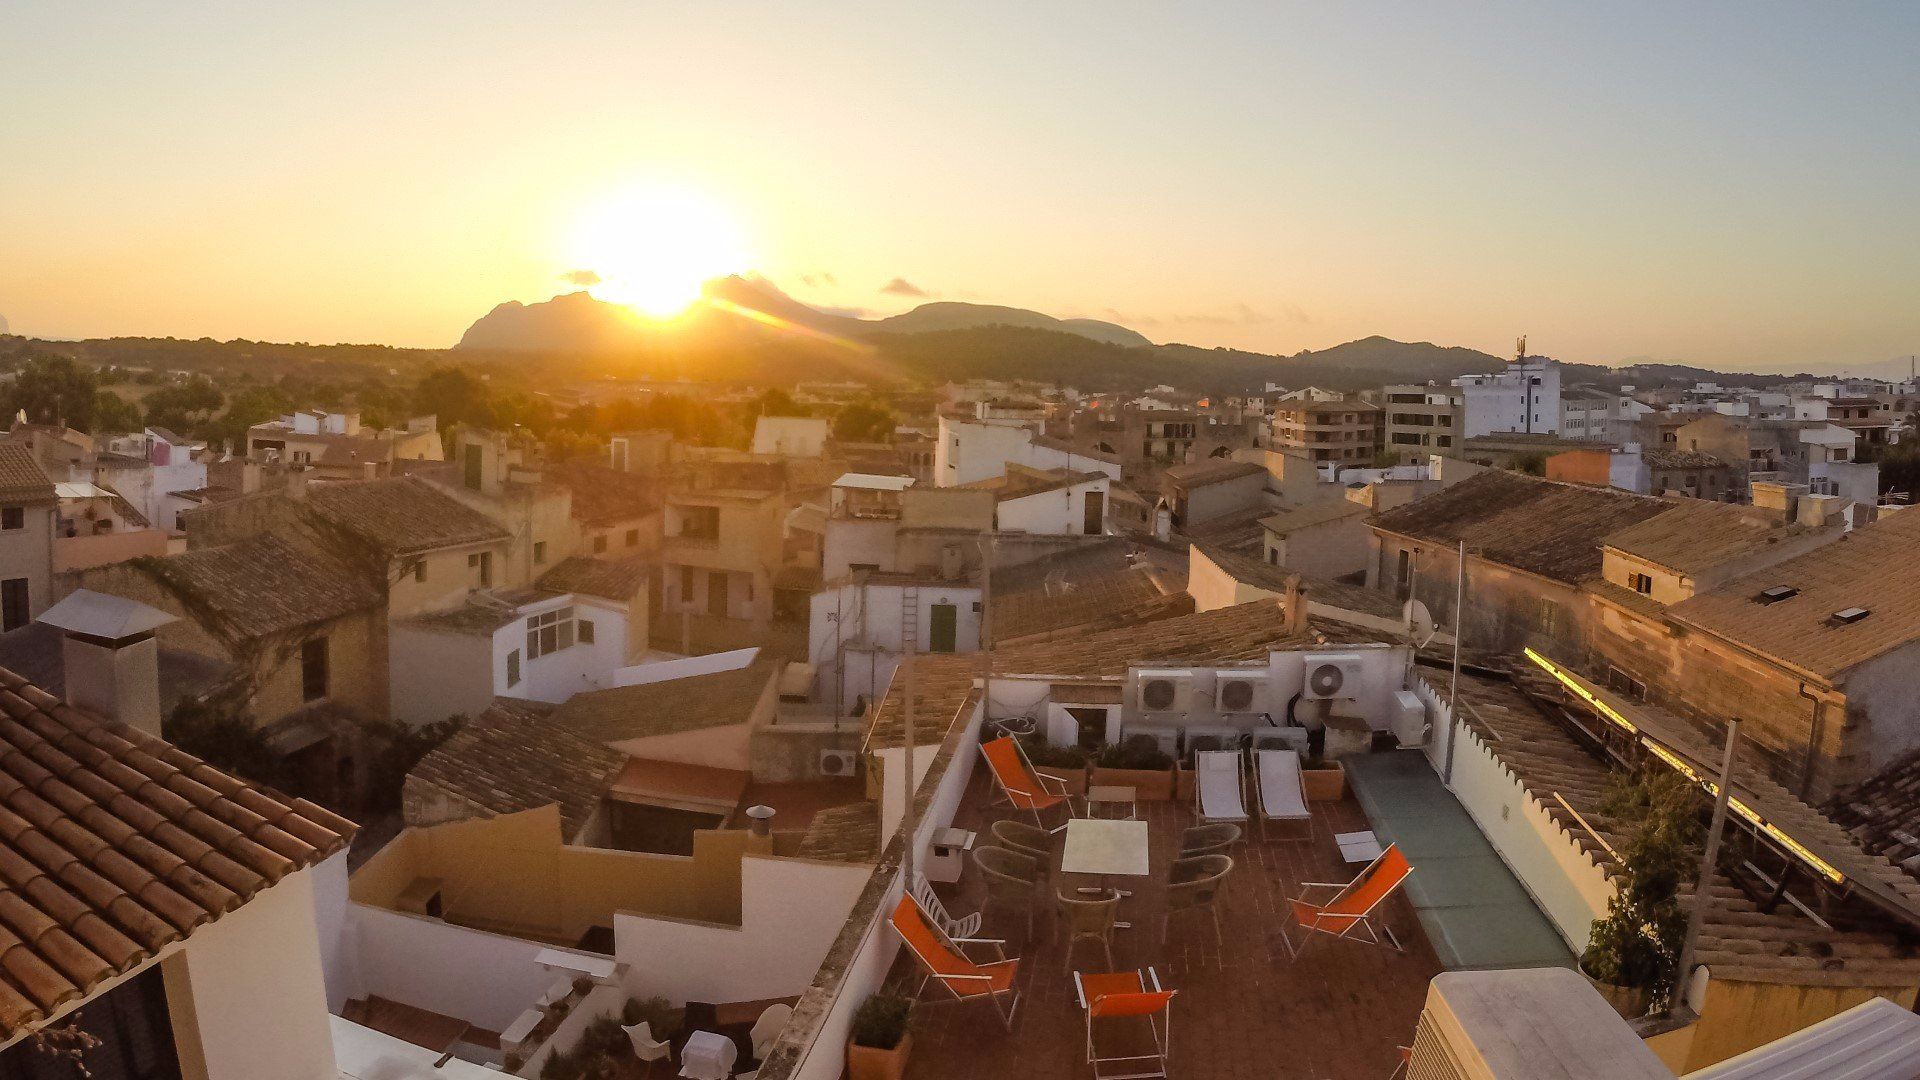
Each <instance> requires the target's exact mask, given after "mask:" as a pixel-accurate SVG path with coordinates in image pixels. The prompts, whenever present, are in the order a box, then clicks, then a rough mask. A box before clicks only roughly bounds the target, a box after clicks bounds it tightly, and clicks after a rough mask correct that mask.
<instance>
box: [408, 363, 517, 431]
mask: <svg viewBox="0 0 1920 1080" xmlns="http://www.w3.org/2000/svg"><path fill="white" fill-rule="evenodd" d="M413 412H414V415H416V416H428V415H431V416H435V417H438V418H439V423H440V430H441V431H447V430H450V429H451V428H452V427H453V426H454V425H455V424H468V425H471V426H474V427H483V428H490V427H494V426H495V425H496V423H497V418H496V416H495V409H494V402H493V391H492V390H490V389H489V388H488V387H487V384H486V383H484V382H482V381H480V380H479V379H476V378H474V377H473V376H472V375H469V374H468V373H467V372H466V371H465V370H464V369H461V368H453V367H443V368H434V369H433V370H432V371H429V372H427V373H426V375H424V376H422V377H421V379H420V382H419V383H418V384H416V385H415V386H414V388H413Z"/></svg>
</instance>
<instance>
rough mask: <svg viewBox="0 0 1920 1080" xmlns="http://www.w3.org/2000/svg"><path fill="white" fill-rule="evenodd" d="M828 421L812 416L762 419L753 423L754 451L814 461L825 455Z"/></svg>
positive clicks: (765, 417)
mask: <svg viewBox="0 0 1920 1080" xmlns="http://www.w3.org/2000/svg"><path fill="white" fill-rule="evenodd" d="M827 434H828V427H827V421H826V420H825V419H824V418H821V417H814V416H762V417H760V418H759V419H757V420H755V421H754V422H753V452H754V453H756V454H766V455H770V456H773V457H790V458H817V457H819V456H820V455H822V454H824V453H825V452H826V448H827Z"/></svg>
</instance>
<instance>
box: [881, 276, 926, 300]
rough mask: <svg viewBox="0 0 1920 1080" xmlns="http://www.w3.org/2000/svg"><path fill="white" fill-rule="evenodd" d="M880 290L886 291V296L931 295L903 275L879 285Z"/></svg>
mask: <svg viewBox="0 0 1920 1080" xmlns="http://www.w3.org/2000/svg"><path fill="white" fill-rule="evenodd" d="M880 291H881V292H883V293H886V294H887V295H888V296H931V295H932V294H931V293H929V292H927V290H925V289H923V288H921V287H920V286H918V285H915V284H914V283H913V282H911V281H908V280H907V279H906V278H903V277H897V278H894V279H893V280H892V281H889V282H887V283H886V284H885V285H882V286H880Z"/></svg>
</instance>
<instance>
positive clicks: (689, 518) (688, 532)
mask: <svg viewBox="0 0 1920 1080" xmlns="http://www.w3.org/2000/svg"><path fill="white" fill-rule="evenodd" d="M679 510H680V535H681V536H683V537H685V538H687V539H689V540H718V539H719V538H720V508H719V507H717V506H682V507H680V508H679Z"/></svg>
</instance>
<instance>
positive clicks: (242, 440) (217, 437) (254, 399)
mask: <svg viewBox="0 0 1920 1080" xmlns="http://www.w3.org/2000/svg"><path fill="white" fill-rule="evenodd" d="M293 409H294V401H293V395H292V394H289V393H287V392H286V391H285V390H282V389H280V388H279V387H278V386H246V387H242V388H240V389H239V390H236V391H234V393H233V397H232V398H231V399H230V400H229V401H228V402H227V411H226V412H225V413H223V414H222V415H221V416H220V418H219V419H218V420H215V421H214V422H213V423H211V424H209V425H207V439H208V440H209V442H210V443H211V442H230V443H232V444H233V445H234V446H236V447H241V448H243V449H244V448H245V445H246V441H247V429H248V428H250V427H252V426H253V425H255V424H263V423H266V422H267V421H268V420H277V419H279V418H280V417H282V416H285V415H287V414H288V413H290V412H292V411H293Z"/></svg>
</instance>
